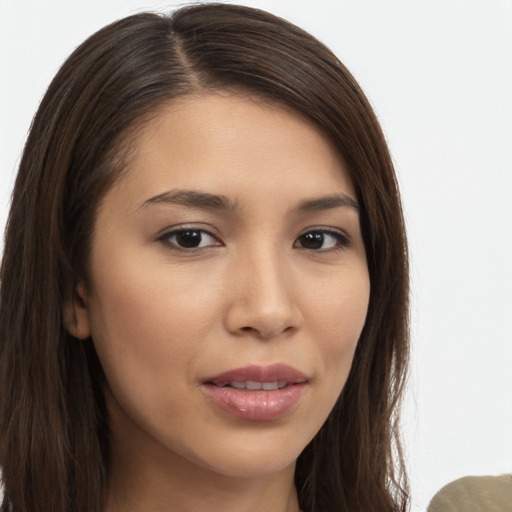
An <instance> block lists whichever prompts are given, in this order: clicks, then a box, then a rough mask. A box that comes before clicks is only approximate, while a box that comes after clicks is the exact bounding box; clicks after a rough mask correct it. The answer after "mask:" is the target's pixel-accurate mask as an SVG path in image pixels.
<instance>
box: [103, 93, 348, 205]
mask: <svg viewBox="0 0 512 512" xmlns="http://www.w3.org/2000/svg"><path fill="white" fill-rule="evenodd" d="M113 188H114V189H117V193H121V192H122V193H124V194H125V195H127V194H128V195H131V196H132V199H133V201H137V200H141V199H143V198H144V197H145V198H146V199H147V198H149V197H152V196H155V195H158V194H161V193H163V192H165V191H166V190H171V189H194V190H199V191H205V192H209V193H217V194H222V195H228V196H231V197H232V198H233V199H238V198H239V197H238V196H244V194H246V193H247V192H249V193H251V194H256V192H258V191H262V189H264V190H265V191H266V192H265V193H267V195H268V194H269V193H270V192H272V193H273V194H275V193H278V194H279V195H280V196H281V199H282V198H283V197H288V196H290V197H291V196H293V195H302V196H304V195H309V196H318V195H325V194H330V193H334V192H340V191H341V192H344V193H346V194H349V195H351V196H352V197H354V195H355V194H354V190H353V186H352V183H351V180H350V178H349V175H348V172H347V169H346V166H345V163H344V162H343V159H342V158H341V156H340V155H339V153H338V151H337V150H336V149H335V147H334V145H333V144H332V142H331V141H330V139H329V138H328V137H327V136H326V135H325V134H324V133H323V131H322V130H321V129H320V128H319V127H317V126H316V125H315V124H314V123H313V122H312V121H310V120H308V119H306V118H305V117H304V116H302V115H301V114H299V113H297V112H295V111H293V110H292V109H290V108H288V107H286V106H283V105H281V104H278V103H274V102H269V101H266V100H262V99H260V98H257V97H252V96H248V95H239V94H236V95H235V94H231V93H226V92H223V93H215V94H208V95H197V96H186V97H183V98H180V99H177V100H173V101H172V102H171V103H169V104H167V105H165V106H164V107H162V108H161V110H160V111H159V112H158V113H157V115H156V116H154V117H153V118H152V120H151V121H150V122H149V123H147V124H146V125H145V127H144V130H143V131H142V132H141V133H140V134H139V136H138V138H137V139H136V140H135V142H134V146H133V147H132V150H131V155H130V159H129V161H128V163H127V168H126V172H124V173H123V175H122V177H121V179H120V180H119V181H118V183H117V184H116V185H114V187H113ZM107 195H109V194H107Z"/></svg>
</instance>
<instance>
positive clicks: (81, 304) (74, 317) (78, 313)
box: [63, 282, 91, 340]
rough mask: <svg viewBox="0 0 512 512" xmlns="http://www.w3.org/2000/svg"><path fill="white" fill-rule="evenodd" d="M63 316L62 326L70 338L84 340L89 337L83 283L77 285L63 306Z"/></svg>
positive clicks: (87, 309)
mask: <svg viewBox="0 0 512 512" xmlns="http://www.w3.org/2000/svg"><path fill="white" fill-rule="evenodd" d="M63 315H64V326H65V327H66V330H67V331H68V333H69V334H71V336H74V337H75V338H79V339H81V340H85V339H87V338H88V337H89V336H90V335H91V322H90V318H89V308H88V301H87V289H86V287H85V284H84V283H83V282H80V283H78V285H77V287H76V290H75V293H74V295H73V297H72V299H71V300H69V301H68V302H66V304H65V305H64V308H63Z"/></svg>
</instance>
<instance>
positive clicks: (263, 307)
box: [225, 251, 303, 339]
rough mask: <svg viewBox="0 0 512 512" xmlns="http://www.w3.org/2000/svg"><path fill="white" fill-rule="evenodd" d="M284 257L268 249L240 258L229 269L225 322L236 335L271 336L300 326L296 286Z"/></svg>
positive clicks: (283, 333)
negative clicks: (264, 251)
mask: <svg viewBox="0 0 512 512" xmlns="http://www.w3.org/2000/svg"><path fill="white" fill-rule="evenodd" d="M289 267H290V265H289V263H287V261H286V257H283V256H281V257H280V256H279V255H276V254H271V253H270V252H269V251H267V252H266V253H260V254H257V255H254V256H251V257H245V258H240V259H239V260H238V261H237V263H236V264H235V265H234V267H232V269H231V272H230V279H229V282H230V284H229V285H228V286H229V291H228V297H229V299H228V308H227V312H226V316H225V325H226V328H227V329H228V331H230V332H231V333H233V334H236V335H243V336H253V337H256V338H260V339H272V338H276V337H279V336H283V335H290V334H292V333H294V332H296V331H297V330H298V329H299V328H300V327H301V325H302V321H303V315H302V313H301V309H300V307H299V300H298V299H299V297H298V293H297V286H296V283H295V282H294V280H293V278H292V275H291V274H292V272H291V269H290V268H289Z"/></svg>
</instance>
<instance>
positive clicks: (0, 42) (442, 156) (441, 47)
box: [0, 0, 512, 512]
mask: <svg viewBox="0 0 512 512" xmlns="http://www.w3.org/2000/svg"><path fill="white" fill-rule="evenodd" d="M238 3H243V4H245V5H251V6H254V7H259V8H263V9H266V10H269V11H271V12H273V13H275V14H278V15H280V16H282V17H284V18H287V19H289V20H290V21H292V22H294V23H296V24H298V25H299V26H301V27H303V28H305V29H306V30H308V31H310V32H311V33H313V34H314V35H315V36H316V37H318V38H319V39H320V40H322V41H323V42H324V43H326V44H327V45H328V46H330V47H331V49H332V50H334V52H335V53H336V54H337V55H338V56H339V57H340V58H341V60H342V61H343V62H344V63H345V64H346V65H347V66H348V67H349V69H350V70H351V71H352V73H353V74H354V75H355V77H356V78H357V79H358V80H359V82H360V84H361V85H362V87H363V89H364V90H365V92H366V93H367V95H368V97H369V99H370V101H371V103H372V104H373V106H374V108H375V110H376V112H377V114H378V116H379V118H380V120H381V123H382V125H383V128H384V131H385V134H386V137H387V139H388V142H389V145H390V148H391V152H392V155H393V159H394V161H395V165H396V169H397V172H398V176H399V181H400V184H401V189H402V195H403V202H404V209H405V214H406V219H407V226H408V232H409V240H410V249H411V260H412V351H413V353H412V368H411V378H410V387H409V395H408V399H407V403H406V407H405V410H404V438H405V444H406V450H407V457H408V461H409V469H410V476H411V483H412V499H413V501H412V510H413V512H416V511H421V510H424V509H425V507H426V505H427V503H428V501H429V499H430V497H431V496H432V495H433V494H434V493H435V491H436V490H438V489H439V488H440V487H441V486H442V485H444V484H445V483H447V482H448V481H450V480H453V479H455V478H458V477H460V476H463V475H469V474H473V475H478V474H499V473H505V472H512V369H511V368H512V269H511V266H512V1H511V0H387V1H381V0H373V1H370V0H315V2H312V1H308V0H283V1H278V0H248V1H244V0H242V1H241V2H238ZM183 4H184V2H179V3H178V2H162V1H160V2H156V1H151V0H45V1H44V2H41V1H40V0H28V1H26V0H0V226H1V227H3V226H4V224H5V221H6V218H7V211H8V203H9V195H10V190H11V187H12V183H13V179H14V174H15V170H16V166H17V164H18V162H19V157H20V153H21V151H22V148H23V144H24V139H25V137H26V134H27V131H28V128H29V126H30V122H31V118H32V116H33V114H34V113H35V111H36V109H37V106H38V103H39V101H40V99H41V97H42V95H43V94H44V91H45V89H46V87H47V86H48V84H49V82H50V80H51V78H52V77H53V75H54V74H55V72H56V71H57V69H58V67H59V66H60V64H62V62H63V61H64V59H65V58H66V57H67V56H68V55H69V54H70V53H71V51H72V50H73V49H74V48H75V47H76V46H77V45H78V44H79V43H81V42H82V41H83V40H84V39H85V38H86V37H87V36H89V35H90V34H92V33H93V32H94V31H96V30H97V29H99V28H100V27H102V26H103V25H105V24H107V23H109V22H111V21H113V20H114V19H117V18H120V17H123V16H125V15H128V14H132V13H134V12H138V11H141V10H157V11H169V10H172V9H173V8H174V7H176V6H178V5H183Z"/></svg>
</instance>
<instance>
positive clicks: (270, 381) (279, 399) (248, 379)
mask: <svg viewBox="0 0 512 512" xmlns="http://www.w3.org/2000/svg"><path fill="white" fill-rule="evenodd" d="M307 384H308V379H307V377H306V375H305V374H303V373H302V372H300V371H298V370H296V369H294V368H292V367H290V366H287V365H283V364H275V365H270V366H257V365H251V366H246V367H243V368H236V369H233V370H229V371H227V372H224V373H221V374H219V375H217V376H214V377H212V378H208V379H205V380H204V381H203V384H202V386H201V388H202V390H203V392H204V393H205V395H206V396H207V397H208V398H210V400H211V401H212V402H213V404H215V405H216V406H217V407H218V408H220V409H221V410H222V411H224V412H225V413H228V414H229V415H233V416H236V417H238V418H242V419H245V420H250V421H272V420H276V419H278V418H281V417H282V416H284V415H286V414H287V413H290V412H292V411H293V410H295V409H296V407H297V406H298V405H299V402H300V400H301V398H302V396H303V393H304V391H305V388H306V386H307Z"/></svg>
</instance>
